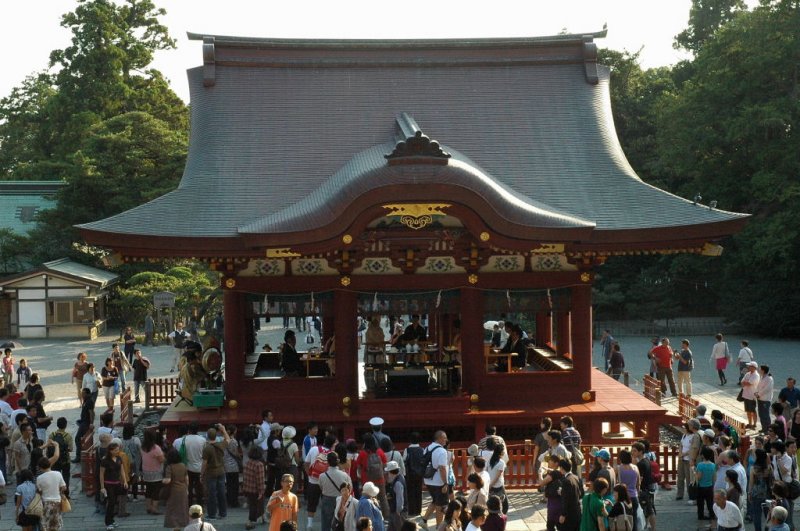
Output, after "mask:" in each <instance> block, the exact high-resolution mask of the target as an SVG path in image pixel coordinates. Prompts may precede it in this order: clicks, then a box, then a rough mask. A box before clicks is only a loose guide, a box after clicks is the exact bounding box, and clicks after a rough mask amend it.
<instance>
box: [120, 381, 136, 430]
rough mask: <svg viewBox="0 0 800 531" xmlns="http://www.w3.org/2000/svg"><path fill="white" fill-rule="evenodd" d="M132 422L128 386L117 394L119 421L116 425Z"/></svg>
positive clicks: (131, 403)
mask: <svg viewBox="0 0 800 531" xmlns="http://www.w3.org/2000/svg"><path fill="white" fill-rule="evenodd" d="M128 423H133V400H131V388H130V386H129V387H128V388H127V389H125V390H124V391H123V392H122V393H121V394H120V395H119V422H117V424H116V425H117V426H124V425H125V424H128Z"/></svg>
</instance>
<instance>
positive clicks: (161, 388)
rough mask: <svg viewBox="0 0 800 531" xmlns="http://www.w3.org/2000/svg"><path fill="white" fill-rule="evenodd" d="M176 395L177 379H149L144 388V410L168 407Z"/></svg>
mask: <svg viewBox="0 0 800 531" xmlns="http://www.w3.org/2000/svg"><path fill="white" fill-rule="evenodd" d="M177 394H178V379H177V378H150V379H149V380H147V383H146V385H145V387H144V407H145V410H150V409H155V408H158V407H166V406H169V405H170V404H172V400H173V399H174V398H175V395H177Z"/></svg>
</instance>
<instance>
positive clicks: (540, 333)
mask: <svg viewBox="0 0 800 531" xmlns="http://www.w3.org/2000/svg"><path fill="white" fill-rule="evenodd" d="M552 344H553V316H552V314H551V313H550V312H549V311H544V312H537V313H536V345H537V346H539V347H546V346H547V345H552Z"/></svg>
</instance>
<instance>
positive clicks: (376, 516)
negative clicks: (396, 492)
mask: <svg viewBox="0 0 800 531" xmlns="http://www.w3.org/2000/svg"><path fill="white" fill-rule="evenodd" d="M379 492H380V490H379V489H378V487H377V486H376V485H375V484H374V483H373V482H371V481H367V482H366V483H364V486H363V487H361V499H360V500H358V506H357V507H356V520H358V519H359V518H362V517H364V518H369V519H370V521H371V522H372V530H373V531H384V527H383V514H382V513H381V508H380V507H379V505H378V500H377V499H376V496H378V493H379Z"/></svg>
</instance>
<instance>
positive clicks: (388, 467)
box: [384, 461, 400, 472]
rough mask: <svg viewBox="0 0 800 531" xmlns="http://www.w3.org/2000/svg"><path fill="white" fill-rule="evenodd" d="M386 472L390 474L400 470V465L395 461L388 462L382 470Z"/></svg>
mask: <svg viewBox="0 0 800 531" xmlns="http://www.w3.org/2000/svg"><path fill="white" fill-rule="evenodd" d="M384 470H385V471H386V472H391V471H393V470H400V465H398V464H397V461H389V462H388V463H386V468H384Z"/></svg>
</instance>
